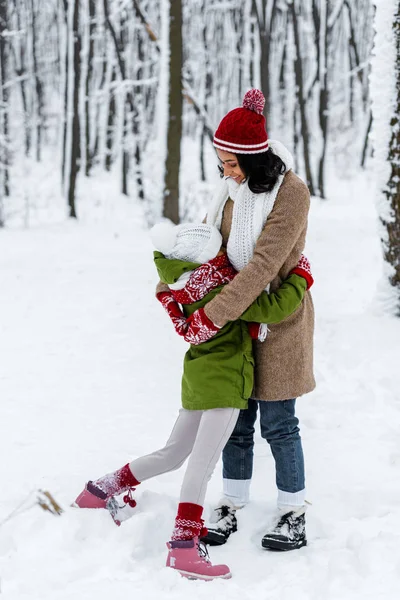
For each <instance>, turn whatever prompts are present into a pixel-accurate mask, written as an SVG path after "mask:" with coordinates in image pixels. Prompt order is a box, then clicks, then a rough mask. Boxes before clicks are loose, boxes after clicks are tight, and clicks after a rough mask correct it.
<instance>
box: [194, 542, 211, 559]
mask: <svg viewBox="0 0 400 600" xmlns="http://www.w3.org/2000/svg"><path fill="white" fill-rule="evenodd" d="M197 551H198V553H199V556H200V558H203V559H204V560H205V561H206V562H208V563H209V562H211V561H210V556H209V554H208V550H207V546H206V545H205V544H203V542H197Z"/></svg>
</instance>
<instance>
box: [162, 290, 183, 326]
mask: <svg viewBox="0 0 400 600" xmlns="http://www.w3.org/2000/svg"><path fill="white" fill-rule="evenodd" d="M157 300H159V301H160V302H161V304H162V305H163V307H164V308H165V310H166V312H167V313H168V315H169V318H170V319H171V321H172V324H173V326H174V327H175V331H176V333H178V334H179V335H182V336H184V335H185V332H186V330H187V328H188V325H187V321H186V317H185V315H184V314H183V312H182V310H181V307H180V306H179V304H178V303H177V302H176V301H175V300H174V298H173V296H172V294H171V292H160V293H159V294H157Z"/></svg>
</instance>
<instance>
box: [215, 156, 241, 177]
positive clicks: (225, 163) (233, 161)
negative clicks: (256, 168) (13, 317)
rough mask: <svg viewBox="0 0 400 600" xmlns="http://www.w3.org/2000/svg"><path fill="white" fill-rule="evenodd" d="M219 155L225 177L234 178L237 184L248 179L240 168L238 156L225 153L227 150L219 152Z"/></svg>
mask: <svg viewBox="0 0 400 600" xmlns="http://www.w3.org/2000/svg"><path fill="white" fill-rule="evenodd" d="M217 154H218V158H219V161H220V163H221V167H222V168H223V170H224V177H232V179H233V180H234V181H236V183H241V182H242V181H244V180H245V179H246V175H245V174H244V173H243V171H242V169H241V168H240V166H239V163H238V160H237V158H236V154H232V153H231V152H225V150H217Z"/></svg>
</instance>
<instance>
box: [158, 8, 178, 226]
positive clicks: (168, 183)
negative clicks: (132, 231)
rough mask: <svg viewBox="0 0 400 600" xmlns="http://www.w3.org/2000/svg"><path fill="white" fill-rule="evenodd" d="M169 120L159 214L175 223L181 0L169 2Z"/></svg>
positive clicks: (176, 215)
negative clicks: (163, 182)
mask: <svg viewBox="0 0 400 600" xmlns="http://www.w3.org/2000/svg"><path fill="white" fill-rule="evenodd" d="M169 47H170V64H169V93H168V106H169V119H168V126H167V128H168V131H167V157H166V162H165V184H164V203H163V215H164V217H167V218H169V219H171V221H173V222H174V223H179V171H180V162H181V137H182V104H183V102H182V60H183V52H182V0H173V1H171V2H170V23H169Z"/></svg>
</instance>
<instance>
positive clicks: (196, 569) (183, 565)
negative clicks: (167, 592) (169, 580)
mask: <svg viewBox="0 0 400 600" xmlns="http://www.w3.org/2000/svg"><path fill="white" fill-rule="evenodd" d="M202 513H203V507H202V506H200V505H199V504H192V503H191V502H180V503H179V506H178V512H177V515H176V518H175V528H174V531H173V532H172V540H171V541H170V542H167V548H168V550H169V552H168V557H167V567H171V568H172V569H176V570H177V571H179V573H180V574H181V575H183V576H184V577H189V578H191V579H207V580H208V579H216V578H221V579H229V578H230V577H232V575H231V572H230V571H229V567H227V566H226V565H215V566H214V565H212V564H211V562H210V559H209V556H208V553H207V550H206V547H205V546H203V544H201V543H200V542H199V537H200V535H205V534H206V533H207V530H206V529H204V527H203V521H202V519H201V515H202Z"/></svg>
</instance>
